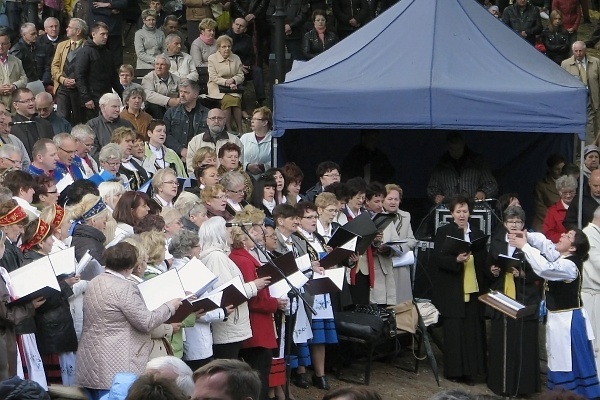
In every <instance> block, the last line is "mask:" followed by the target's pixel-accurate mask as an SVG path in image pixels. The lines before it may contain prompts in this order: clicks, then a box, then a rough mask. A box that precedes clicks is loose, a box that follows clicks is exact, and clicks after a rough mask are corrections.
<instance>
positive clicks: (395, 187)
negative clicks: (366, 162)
mask: <svg viewBox="0 0 600 400" xmlns="http://www.w3.org/2000/svg"><path fill="white" fill-rule="evenodd" d="M393 190H395V191H396V192H398V194H399V195H400V200H402V195H403V194H404V192H403V191H402V188H401V187H400V186H398V185H396V184H394V183H388V184H387V185H385V194H386V196H387V195H388V194H390V192H391V191H393Z"/></svg>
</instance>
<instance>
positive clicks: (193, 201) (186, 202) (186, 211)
mask: <svg viewBox="0 0 600 400" xmlns="http://www.w3.org/2000/svg"><path fill="white" fill-rule="evenodd" d="M197 204H200V197H198V196H196V195H195V194H193V193H190V192H186V191H183V192H181V194H180V195H179V197H178V198H177V200H176V201H175V203H173V207H175V208H176V209H177V210H179V212H180V213H181V215H183V216H184V217H186V218H187V217H189V216H190V214H191V211H192V209H193V208H194V206H195V205H197ZM203 207H204V206H203Z"/></svg>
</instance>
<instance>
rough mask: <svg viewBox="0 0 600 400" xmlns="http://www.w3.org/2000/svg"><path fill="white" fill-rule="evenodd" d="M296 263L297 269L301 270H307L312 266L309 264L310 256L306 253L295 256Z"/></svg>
mask: <svg viewBox="0 0 600 400" xmlns="http://www.w3.org/2000/svg"><path fill="white" fill-rule="evenodd" d="M296 265H297V266H298V269H299V270H300V271H302V272H305V271H308V270H309V269H311V268H312V265H311V264H310V257H309V256H308V254H305V255H303V256H301V257H298V258H296Z"/></svg>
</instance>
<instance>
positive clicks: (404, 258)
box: [392, 250, 415, 267]
mask: <svg viewBox="0 0 600 400" xmlns="http://www.w3.org/2000/svg"><path fill="white" fill-rule="evenodd" d="M414 263H415V253H414V252H413V251H412V250H411V251H408V252H406V253H402V255H399V256H394V257H392V265H393V266H394V267H406V266H409V265H413V264H414Z"/></svg>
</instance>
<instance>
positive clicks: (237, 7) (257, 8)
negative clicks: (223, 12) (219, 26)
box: [231, 0, 269, 21]
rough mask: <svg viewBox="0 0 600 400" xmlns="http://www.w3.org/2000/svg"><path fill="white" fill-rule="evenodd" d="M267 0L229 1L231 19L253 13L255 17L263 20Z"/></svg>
mask: <svg viewBox="0 0 600 400" xmlns="http://www.w3.org/2000/svg"><path fill="white" fill-rule="evenodd" d="M268 4H269V0H233V2H232V3H231V20H232V21H235V19H236V18H246V15H248V14H254V16H255V17H256V19H258V20H264V19H265V17H266V12H267V5H268Z"/></svg>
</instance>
